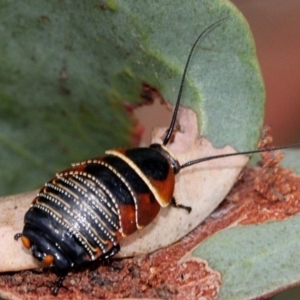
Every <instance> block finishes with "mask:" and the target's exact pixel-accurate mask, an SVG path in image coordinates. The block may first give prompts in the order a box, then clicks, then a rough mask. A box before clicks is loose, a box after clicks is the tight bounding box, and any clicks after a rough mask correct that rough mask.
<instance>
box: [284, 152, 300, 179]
mask: <svg viewBox="0 0 300 300" xmlns="http://www.w3.org/2000/svg"><path fill="white" fill-rule="evenodd" d="M283 152H284V155H285V156H284V158H283V160H282V161H281V162H280V165H281V166H282V167H285V168H289V169H291V170H293V171H294V172H295V173H297V174H300V151H299V150H296V149H285V150H284V151H283Z"/></svg>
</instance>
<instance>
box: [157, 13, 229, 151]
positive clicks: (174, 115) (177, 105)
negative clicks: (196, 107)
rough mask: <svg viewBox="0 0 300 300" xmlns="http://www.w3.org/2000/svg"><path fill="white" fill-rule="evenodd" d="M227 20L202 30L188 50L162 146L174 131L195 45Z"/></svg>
mask: <svg viewBox="0 0 300 300" xmlns="http://www.w3.org/2000/svg"><path fill="white" fill-rule="evenodd" d="M227 18H228V16H227V17H225V18H223V19H221V20H219V21H217V22H215V23H213V24H211V25H209V26H208V27H207V28H206V29H204V31H202V32H201V33H200V35H199V36H198V37H197V39H196V41H195V42H194V44H193V46H192V49H191V50H190V53H189V55H188V59H187V61H186V64H185V67H184V71H183V75H182V78H181V82H180V87H179V92H178V96H177V100H176V104H175V108H174V112H173V117H172V120H171V123H170V126H169V128H168V130H167V135H166V137H165V138H164V141H163V145H164V146H165V145H166V144H167V143H168V142H169V140H170V138H171V135H172V132H173V129H174V126H175V122H176V118H177V113H178V108H179V105H180V100H181V94H182V90H183V85H184V81H185V76H186V72H187V69H188V66H189V63H190V60H191V57H192V54H193V51H194V49H195V47H196V45H197V43H198V42H199V40H200V39H201V38H202V37H203V36H204V35H205V33H206V32H207V31H209V30H210V29H212V28H213V27H216V26H218V25H219V24H220V23H222V22H223V21H224V20H226V19H227Z"/></svg>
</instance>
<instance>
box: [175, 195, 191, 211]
mask: <svg viewBox="0 0 300 300" xmlns="http://www.w3.org/2000/svg"><path fill="white" fill-rule="evenodd" d="M170 204H171V205H172V206H173V207H176V208H181V209H185V210H186V211H187V212H188V213H190V212H191V211H192V208H191V207H190V206H185V205H182V204H178V203H177V202H176V200H175V198H174V197H173V198H172V199H171V202H170Z"/></svg>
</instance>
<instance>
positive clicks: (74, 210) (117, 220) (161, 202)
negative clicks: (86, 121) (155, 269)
mask: <svg viewBox="0 0 300 300" xmlns="http://www.w3.org/2000/svg"><path fill="white" fill-rule="evenodd" d="M226 19H227V17H226V18H223V19H221V20H219V21H217V22H215V23H213V24H211V25H210V26H208V27H207V28H206V29H205V30H204V31H203V32H201V34H200V35H199V36H198V37H197V39H196V40H195V42H194V43H193V45H192V48H191V50H190V52H189V55H188V58H187V61H186V64H185V67H184V71H183V75H182V79H181V83H180V87H179V92H178V97H177V101H176V104H175V108H174V112H173V117H172V120H171V123H170V126H169V128H168V130H167V133H166V136H165V138H164V141H163V143H162V145H160V144H151V145H150V146H149V147H145V148H132V149H114V150H108V151H106V152H105V154H106V155H105V156H102V157H98V158H95V159H90V160H87V161H84V162H81V163H77V164H74V165H73V166H72V167H71V168H69V169H67V170H64V171H61V172H59V173H57V174H56V176H55V177H54V178H53V179H51V180H50V181H48V182H47V183H46V184H45V185H44V186H43V187H42V189H41V190H40V191H39V193H38V194H37V196H36V198H35V199H34V200H33V202H32V204H31V206H30V208H29V210H28V211H27V213H26V214H25V217H24V228H23V231H22V233H18V234H16V235H15V239H16V240H18V239H19V238H21V239H22V242H23V245H24V246H25V247H26V248H28V249H30V250H31V252H32V255H33V256H34V257H35V258H36V259H38V260H39V261H42V262H43V263H44V264H45V265H46V266H53V267H54V268H55V269H56V270H57V272H58V274H59V276H60V277H59V279H58V281H57V283H56V285H55V287H54V288H53V294H54V295H56V294H57V293H58V290H59V288H60V287H61V286H62V282H63V280H64V277H65V276H66V274H67V273H68V271H69V270H70V269H72V268H75V267H79V266H82V265H87V264H88V263H89V262H91V261H95V260H102V259H107V258H108V257H110V256H113V255H115V254H116V253H117V252H118V251H119V250H120V246H119V241H120V239H121V238H125V237H126V236H128V235H130V234H132V233H133V232H135V231H136V230H138V229H142V228H143V227H144V226H146V225H147V224H149V223H150V222H152V221H153V219H154V218H155V217H156V215H157V214H158V212H159V210H160V208H161V207H167V206H168V205H170V204H171V205H172V206H174V207H177V208H181V209H183V210H186V211H187V212H190V211H191V209H192V208H191V207H187V206H183V205H180V204H177V202H176V201H175V199H174V197H173V192H174V185H175V175H176V174H178V173H179V172H180V170H182V169H183V168H187V167H189V166H192V165H194V164H198V163H200V162H203V161H208V160H213V159H217V158H222V157H229V156H235V155H248V154H253V153H258V152H263V151H273V150H276V149H282V148H288V147H293V146H299V144H295V145H291V146H285V147H277V148H272V149H263V150H254V151H245V152H239V153H230V154H224V155H216V156H210V157H204V158H199V159H196V160H192V161H188V162H186V163H184V164H182V165H180V163H179V162H178V160H177V159H176V158H175V157H174V156H173V155H172V154H171V153H170V151H168V148H167V147H166V146H167V145H168V142H169V140H170V138H171V135H172V132H173V130H174V126H175V123H176V118H177V113H178V109H179V105H180V99H181V95H182V90H183V85H184V81H185V76H186V72H187V69H188V66H189V62H190V58H191V56H192V54H193V51H194V49H195V47H196V45H197V43H198V42H199V40H200V39H201V38H202V37H203V36H204V35H205V34H206V33H207V32H208V31H209V30H211V29H213V28H215V27H216V26H218V25H219V24H221V23H222V22H223V21H224V20H226Z"/></svg>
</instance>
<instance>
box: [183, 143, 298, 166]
mask: <svg viewBox="0 0 300 300" xmlns="http://www.w3.org/2000/svg"><path fill="white" fill-rule="evenodd" d="M294 147H300V143H297V144H292V145H287V146H280V147H274V148H266V149H260V150H253V151H244V152H236V153H228V154H220V155H214V156H207V157H203V158H199V159H195V160H191V161H188V162H186V163H185V164H183V165H181V166H180V170H181V169H183V168H186V167H189V166H191V165H195V164H198V163H201V162H203V161H207V160H212V159H217V158H223V157H229V156H237V155H249V154H253V153H261V152H269V151H275V150H281V149H286V148H294Z"/></svg>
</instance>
